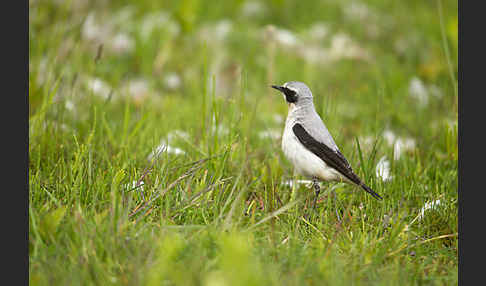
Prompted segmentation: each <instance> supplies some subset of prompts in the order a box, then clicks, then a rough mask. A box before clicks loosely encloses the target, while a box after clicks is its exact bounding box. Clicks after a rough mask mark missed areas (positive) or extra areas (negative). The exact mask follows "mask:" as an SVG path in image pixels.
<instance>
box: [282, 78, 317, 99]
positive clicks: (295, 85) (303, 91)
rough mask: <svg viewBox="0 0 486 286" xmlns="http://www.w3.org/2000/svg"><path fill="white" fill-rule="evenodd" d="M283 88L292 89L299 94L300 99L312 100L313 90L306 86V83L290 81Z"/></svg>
mask: <svg viewBox="0 0 486 286" xmlns="http://www.w3.org/2000/svg"><path fill="white" fill-rule="evenodd" d="M283 87H286V88H288V89H291V90H293V91H295V92H296V93H297V96H298V97H299V98H306V97H309V98H312V92H311V90H310V89H309V88H308V87H307V85H305V83H303V82H300V81H289V82H286V83H284V84H283Z"/></svg>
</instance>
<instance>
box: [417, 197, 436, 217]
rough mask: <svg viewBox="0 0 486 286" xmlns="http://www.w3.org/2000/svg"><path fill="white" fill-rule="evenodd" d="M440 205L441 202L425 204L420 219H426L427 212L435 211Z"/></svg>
mask: <svg viewBox="0 0 486 286" xmlns="http://www.w3.org/2000/svg"><path fill="white" fill-rule="evenodd" d="M439 205H441V201H440V200H435V201H433V202H427V203H425V205H424V206H423V207H422V208H421V209H420V212H419V219H422V218H423V217H424V215H425V211H427V210H430V209H435V208H436V207H438V206H439Z"/></svg>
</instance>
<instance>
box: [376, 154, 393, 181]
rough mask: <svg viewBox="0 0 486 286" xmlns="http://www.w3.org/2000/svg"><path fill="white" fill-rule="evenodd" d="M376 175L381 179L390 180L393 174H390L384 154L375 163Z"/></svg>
mask: <svg viewBox="0 0 486 286" xmlns="http://www.w3.org/2000/svg"><path fill="white" fill-rule="evenodd" d="M375 170H376V171H375V172H376V176H377V177H378V178H381V180H382V181H384V182H386V181H390V180H391V179H393V176H392V175H391V174H390V161H388V160H387V159H386V156H383V157H381V159H380V161H378V164H376V169H375Z"/></svg>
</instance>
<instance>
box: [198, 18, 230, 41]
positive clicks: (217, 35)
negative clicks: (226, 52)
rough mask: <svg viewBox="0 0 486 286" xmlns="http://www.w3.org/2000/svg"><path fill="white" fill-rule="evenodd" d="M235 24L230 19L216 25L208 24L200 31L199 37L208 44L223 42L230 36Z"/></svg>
mask: <svg viewBox="0 0 486 286" xmlns="http://www.w3.org/2000/svg"><path fill="white" fill-rule="evenodd" d="M232 28H233V22H231V21H230V20H228V19H223V20H220V21H219V22H216V23H211V24H206V25H203V27H202V28H201V29H200V30H199V33H198V35H199V37H200V38H201V39H202V40H203V41H208V43H216V42H222V41H224V40H225V39H226V37H227V36H228V35H229V34H230V32H231V30H232Z"/></svg>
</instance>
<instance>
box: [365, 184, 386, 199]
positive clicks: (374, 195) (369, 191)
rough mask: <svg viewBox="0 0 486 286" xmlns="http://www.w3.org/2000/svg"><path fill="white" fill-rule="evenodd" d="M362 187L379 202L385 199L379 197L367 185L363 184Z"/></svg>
mask: <svg viewBox="0 0 486 286" xmlns="http://www.w3.org/2000/svg"><path fill="white" fill-rule="evenodd" d="M361 187H362V188H363V190H365V191H366V192H368V193H369V194H371V195H372V196H373V198H375V199H377V200H382V199H383V198H382V197H381V196H380V195H378V194H377V193H375V191H373V190H372V189H371V188H370V187H368V186H367V185H365V184H361Z"/></svg>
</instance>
